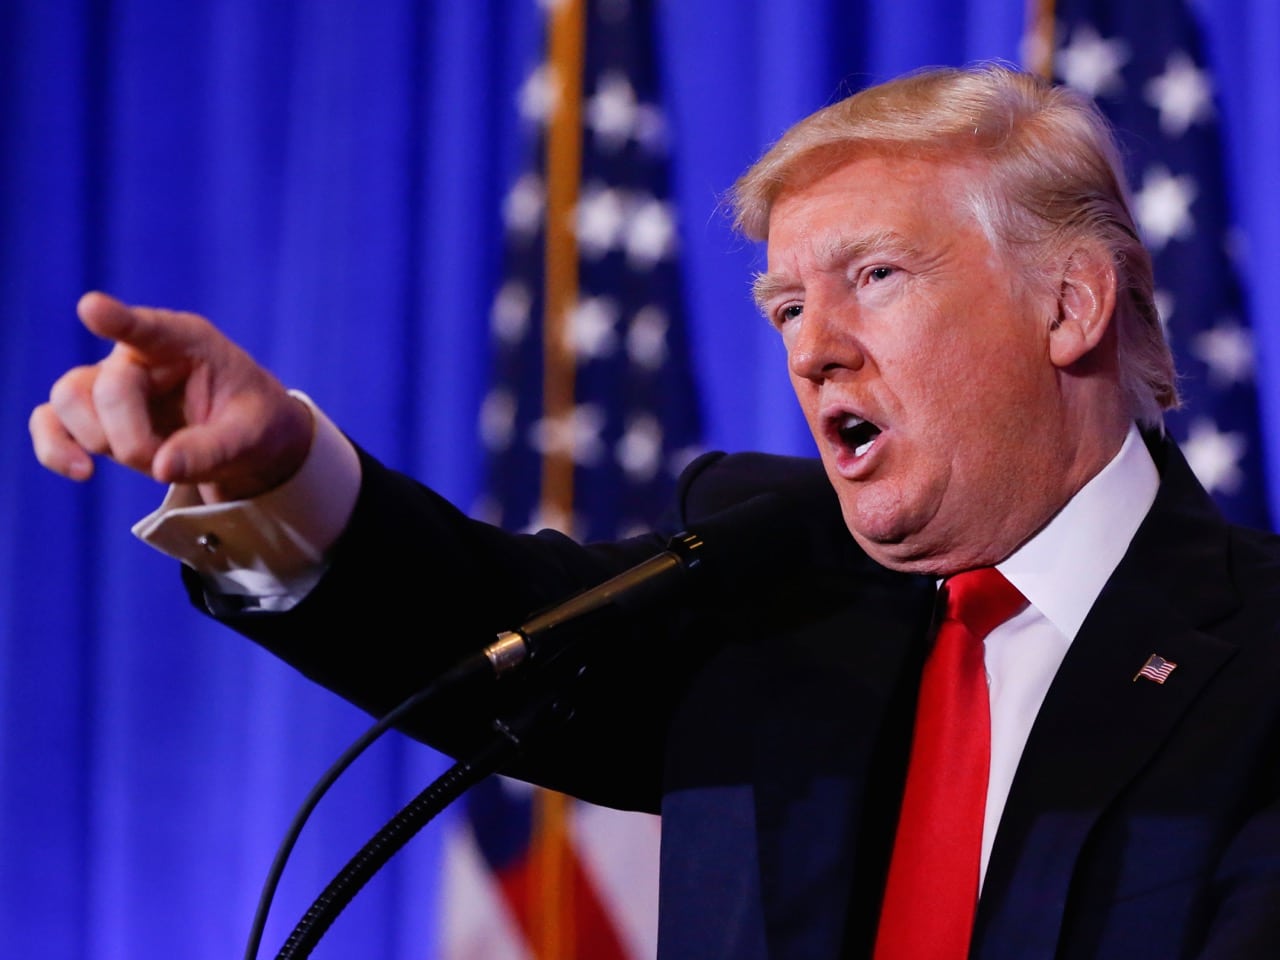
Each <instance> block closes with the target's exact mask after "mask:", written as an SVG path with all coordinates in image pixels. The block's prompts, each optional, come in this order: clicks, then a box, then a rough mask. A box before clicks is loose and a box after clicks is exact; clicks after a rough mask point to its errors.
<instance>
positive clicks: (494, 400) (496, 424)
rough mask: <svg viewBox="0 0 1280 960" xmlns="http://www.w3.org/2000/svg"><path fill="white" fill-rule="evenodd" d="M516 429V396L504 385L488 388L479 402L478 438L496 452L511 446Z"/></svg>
mask: <svg viewBox="0 0 1280 960" xmlns="http://www.w3.org/2000/svg"><path fill="white" fill-rule="evenodd" d="M515 429H516V398H515V395H514V394H513V393H512V392H511V391H510V390H509V389H507V388H505V387H495V388H494V389H492V390H490V391H489V393H488V395H487V396H486V397H485V398H484V401H483V402H482V403H481V404H480V439H481V441H483V443H484V445H485V448H486V449H488V450H490V451H492V452H494V453H497V452H500V451H502V450H506V449H508V448H509V447H510V446H511V438H512V437H513V436H514V435H515Z"/></svg>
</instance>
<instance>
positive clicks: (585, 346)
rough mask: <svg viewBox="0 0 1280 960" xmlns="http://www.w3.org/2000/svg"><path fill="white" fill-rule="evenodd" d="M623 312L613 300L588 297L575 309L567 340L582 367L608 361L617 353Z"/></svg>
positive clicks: (566, 332) (567, 332)
mask: <svg viewBox="0 0 1280 960" xmlns="http://www.w3.org/2000/svg"><path fill="white" fill-rule="evenodd" d="M619 312H620V311H619V309H618V304H617V301H616V300H614V299H613V298H612V297H584V298H583V299H582V300H579V301H578V303H577V305H576V306H574V308H573V312H572V313H571V314H570V315H569V323H568V325H567V327H566V329H565V336H566V338H567V340H568V343H567V344H566V346H568V347H569V349H570V350H571V351H572V352H573V355H574V357H575V358H577V360H578V362H579V363H581V362H583V361H585V360H597V359H599V358H600V357H607V356H609V355H610V354H611V353H613V351H614V350H616V349H617V346H618V334H617V331H616V329H615V328H616V327H617V324H618V314H619Z"/></svg>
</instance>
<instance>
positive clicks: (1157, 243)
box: [1134, 166, 1197, 253]
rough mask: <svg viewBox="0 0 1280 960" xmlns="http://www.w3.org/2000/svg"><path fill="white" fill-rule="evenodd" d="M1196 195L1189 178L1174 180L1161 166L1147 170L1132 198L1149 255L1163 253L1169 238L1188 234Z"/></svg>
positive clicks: (1192, 223)
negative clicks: (1140, 187) (1149, 251)
mask: <svg viewBox="0 0 1280 960" xmlns="http://www.w3.org/2000/svg"><path fill="white" fill-rule="evenodd" d="M1196 194H1197V190H1196V182H1195V180H1194V179H1193V178H1192V177H1189V176H1182V177H1177V176H1174V175H1173V174H1171V173H1170V172H1169V171H1168V169H1166V168H1165V167H1162V166H1154V167H1151V168H1149V169H1148V170H1147V173H1146V176H1145V177H1143V180H1142V189H1141V190H1139V191H1138V193H1137V195H1136V196H1135V197H1134V207H1135V212H1136V213H1137V216H1138V223H1139V225H1141V227H1142V233H1143V236H1144V237H1145V239H1146V241H1147V244H1148V245H1149V246H1150V247H1151V249H1152V250H1153V252H1156V253H1158V252H1159V251H1161V250H1163V249H1164V248H1165V246H1166V244H1168V242H1169V241H1170V240H1171V239H1173V238H1175V237H1176V238H1178V239H1182V238H1184V237H1188V236H1190V235H1191V231H1192V229H1193V228H1194V226H1195V224H1194V221H1193V220H1192V219H1191V204H1192V202H1193V201H1194V200H1195V198H1196Z"/></svg>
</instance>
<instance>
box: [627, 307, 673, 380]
mask: <svg viewBox="0 0 1280 960" xmlns="http://www.w3.org/2000/svg"><path fill="white" fill-rule="evenodd" d="M668 325H669V324H668V321H667V315H666V313H665V312H663V310H662V308H661V307H656V306H652V305H651V306H647V307H643V308H642V309H640V310H638V311H637V312H636V315H635V316H634V317H632V318H631V324H630V326H628V327H627V358H628V359H629V360H630V361H631V362H632V363H634V364H635V365H636V366H637V367H640V368H641V369H643V370H649V371H651V372H652V371H654V370H658V369H660V368H661V367H662V365H663V364H664V363H666V361H667V327H668Z"/></svg>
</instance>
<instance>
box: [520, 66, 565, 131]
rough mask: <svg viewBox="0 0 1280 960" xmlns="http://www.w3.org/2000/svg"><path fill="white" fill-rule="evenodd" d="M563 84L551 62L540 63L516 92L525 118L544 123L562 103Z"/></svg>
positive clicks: (530, 121) (521, 114)
mask: <svg viewBox="0 0 1280 960" xmlns="http://www.w3.org/2000/svg"><path fill="white" fill-rule="evenodd" d="M562 92H563V84H562V83H561V81H560V76H559V74H557V73H556V70H555V67H553V66H551V64H549V63H541V64H539V65H538V66H537V67H536V68H535V69H534V70H533V72H532V73H530V74H529V76H528V77H526V78H525V81H524V83H522V84H521V85H520V90H519V92H518V93H517V94H516V106H517V109H518V110H519V111H520V116H521V118H522V119H523V120H525V121H527V122H529V123H535V124H539V125H541V124H544V123H546V122H547V119H548V118H549V117H550V116H551V114H552V113H553V112H554V111H555V109H556V107H558V106H559V104H560V98H561V96H562Z"/></svg>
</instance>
